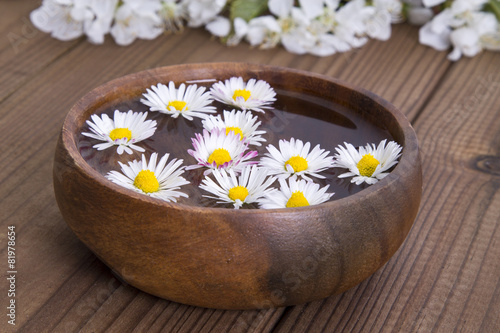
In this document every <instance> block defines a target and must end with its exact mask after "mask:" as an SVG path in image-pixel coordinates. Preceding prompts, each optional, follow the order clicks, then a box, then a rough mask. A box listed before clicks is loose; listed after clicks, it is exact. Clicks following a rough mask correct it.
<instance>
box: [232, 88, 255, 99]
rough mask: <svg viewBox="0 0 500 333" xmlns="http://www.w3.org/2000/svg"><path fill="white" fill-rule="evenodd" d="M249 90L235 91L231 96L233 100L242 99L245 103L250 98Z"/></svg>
mask: <svg viewBox="0 0 500 333" xmlns="http://www.w3.org/2000/svg"><path fill="white" fill-rule="evenodd" d="M250 94H251V93H250V90H246V89H236V90H235V91H234V94H233V99H234V100H236V98H238V97H243V98H244V99H245V101H246V100H247V99H249V98H250Z"/></svg>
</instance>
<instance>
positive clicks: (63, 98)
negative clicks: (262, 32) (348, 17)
mask: <svg viewBox="0 0 500 333" xmlns="http://www.w3.org/2000/svg"><path fill="white" fill-rule="evenodd" d="M38 5H39V1H34V0H33V1H31V0H30V1H8V0H2V1H0V17H1V20H0V35H1V36H3V37H2V38H1V39H0V68H1V81H0V110H1V111H0V112H1V115H0V136H1V141H0V147H1V148H0V149H1V159H0V170H1V174H0V183H1V187H0V189H1V201H0V207H1V210H0V212H1V217H0V218H1V226H0V238H1V244H2V247H1V248H0V253H2V255H1V259H0V261H1V264H0V267H1V270H2V277H3V278H2V279H1V280H2V282H0V293H1V299H2V302H1V308H2V309H3V310H2V311H3V312H4V313H2V314H1V318H2V319H1V324H0V331H2V332H4V331H6V332H11V331H20V332H73V331H81V332H103V331H109V332H131V331H134V332H160V331H162V332H245V331H251V332H269V331H274V332H342V331H345V332H379V331H383V332H388V331H396V332H455V331H456V332H500V315H499V313H500V228H499V225H500V98H499V96H500V54H498V53H496V54H495V53H492V52H484V53H482V54H480V55H478V56H476V57H474V58H472V59H468V58H464V59H461V60H460V61H458V62H456V63H451V62H449V61H448V60H447V59H446V52H436V51H434V50H432V49H430V48H427V47H425V46H422V45H419V44H418V41H417V39H418V38H417V36H418V28H417V27H412V26H409V25H406V24H402V25H397V26H394V28H393V33H392V37H391V39H390V40H389V41H388V42H378V41H371V42H369V43H368V44H367V45H366V46H364V47H363V48H361V49H359V50H354V51H351V52H348V53H345V54H339V55H334V56H331V57H326V58H317V57H314V56H299V55H293V54H290V53H287V52H286V51H284V50H283V49H282V48H276V49H273V50H268V51H261V50H257V49H250V48H249V46H248V44H245V43H243V44H241V45H239V46H237V47H234V48H228V47H226V46H224V45H222V44H221V43H219V42H218V41H217V40H214V39H212V38H210V36H209V34H208V33H207V32H205V31H203V30H187V31H185V32H184V33H183V34H180V35H165V36H161V37H159V38H157V39H156V40H154V41H136V42H135V43H134V44H133V45H131V46H129V47H120V46H117V45H115V44H114V42H113V41H112V40H111V39H110V38H108V39H107V40H106V42H105V44H104V45H101V46H95V45H91V44H90V43H88V42H87V41H85V40H83V39H79V40H75V41H71V42H61V41H57V40H55V39H52V38H50V37H49V36H48V35H46V34H44V33H42V32H39V31H37V30H35V29H34V28H33V26H32V25H31V24H30V23H29V19H28V15H29V13H30V11H31V10H33V9H34V8H36V7H37V6H38ZM216 61H246V62H255V63H262V64H272V65H279V66H286V67H291V68H297V69H303V70H308V71H312V72H317V73H322V74H326V75H328V76H332V77H336V78H339V79H342V80H345V81H347V82H350V83H353V84H356V85H358V86H361V87H363V88H366V89H369V90H371V91H373V92H375V93H377V94H379V95H381V96H382V97H384V98H385V99H387V100H389V101H391V102H392V103H393V104H395V105H396V106H397V107H398V108H400V109H401V110H402V111H403V112H404V113H405V114H406V116H407V117H408V119H410V121H411V122H412V124H413V126H414V128H415V130H416V132H417V135H418V137H419V141H420V147H421V157H422V163H423V179H424V187H423V197H422V202H421V206H420V212H419V214H418V217H417V219H416V221H415V223H414V225H413V228H412V230H411V231H410V234H409V235H408V238H407V239H406V241H405V242H404V243H403V245H402V246H401V248H400V249H399V250H398V252H396V254H395V255H394V257H393V258H392V259H391V260H390V261H389V262H388V263H387V264H386V265H385V266H383V267H382V268H381V269H380V270H379V271H378V272H376V273H375V274H374V275H373V276H371V277H370V278H368V279H367V280H365V281H364V282H363V283H361V284H360V285H358V286H357V287H355V288H353V289H351V290H349V291H347V292H345V293H343V294H341V295H337V296H332V297H329V298H327V299H324V300H322V301H316V302H313V303H309V304H304V305H298V306H293V307H287V308H278V309H270V310H255V311H221V310H212V309H204V308H197V307H192V306H186V305H182V304H178V303H174V302H169V301H167V300H163V299H159V298H157V297H154V296H151V295H149V294H146V293H143V292H141V291H139V290H137V289H135V288H133V287H131V286H128V285H126V284H124V283H121V282H119V281H118V280H117V279H116V278H115V277H114V276H113V275H112V273H111V272H110V270H109V269H108V268H107V267H106V266H105V265H104V264H103V263H102V262H101V261H99V260H98V259H97V258H96V257H95V256H94V255H93V254H92V253H91V252H90V251H89V250H88V249H87V248H86V247H85V246H84V245H83V244H82V243H81V242H80V241H79V240H78V239H77V238H76V237H75V235H74V234H73V233H72V232H71V230H70V229H69V228H68V227H67V226H66V224H65V222H64V221H63V219H62V217H61V215H60V213H59V210H58V208H57V204H56V201H55V198H54V192H53V187H52V161H53V156H54V148H55V143H56V139H57V137H58V133H59V130H60V127H61V124H62V122H63V119H64V117H65V116H66V113H67V112H68V110H69V108H70V107H71V106H72V105H73V104H74V103H75V102H76V101H77V100H78V99H79V98H80V97H81V96H83V95H84V94H85V93H87V92H88V91H89V90H91V89H93V88H95V87H97V86H98V85H100V84H102V83H104V82H107V81H109V80H111V79H113V78H117V77H119V76H122V75H125V74H128V73H133V72H137V71H140V70H144V69H148V68H153V67H158V66H165V65H173V64H180V63H195V62H216ZM8 226H15V232H16V247H15V250H16V270H17V274H16V284H15V301H16V303H15V304H16V321H15V323H16V325H15V326H12V325H9V324H7V320H8V319H9V318H8V317H7V316H6V314H7V311H8V309H6V307H7V306H8V305H9V303H8V302H9V299H11V298H8V297H7V293H8V289H9V283H8V280H6V278H7V277H8V274H7V271H8V268H7V232H8Z"/></svg>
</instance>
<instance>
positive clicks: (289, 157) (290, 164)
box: [260, 138, 333, 181]
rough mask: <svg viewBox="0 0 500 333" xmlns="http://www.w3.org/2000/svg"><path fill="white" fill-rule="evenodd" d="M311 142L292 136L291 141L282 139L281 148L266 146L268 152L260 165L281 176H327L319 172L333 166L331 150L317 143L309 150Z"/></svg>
mask: <svg viewBox="0 0 500 333" xmlns="http://www.w3.org/2000/svg"><path fill="white" fill-rule="evenodd" d="M310 147H311V143H309V142H306V143H305V144H304V143H303V142H302V140H295V139H294V138H291V139H290V141H286V140H280V141H279V148H280V149H279V150H278V149H277V148H276V147H274V146H273V145H269V146H267V147H266V149H267V151H268V153H266V154H265V156H264V157H262V159H261V160H260V166H263V167H266V168H268V169H269V174H271V175H278V177H280V178H287V177H290V176H293V177H294V178H295V177H296V176H300V177H302V178H304V179H306V180H309V181H311V178H309V177H308V176H313V177H317V178H325V177H324V176H322V175H320V174H319V173H320V172H322V171H324V170H326V169H328V168H331V167H332V166H333V157H331V156H327V155H328V154H329V153H330V152H329V151H325V150H324V149H321V148H320V147H319V145H316V146H315V147H314V148H313V150H311V151H309V149H310Z"/></svg>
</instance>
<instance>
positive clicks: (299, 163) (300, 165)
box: [285, 155, 308, 172]
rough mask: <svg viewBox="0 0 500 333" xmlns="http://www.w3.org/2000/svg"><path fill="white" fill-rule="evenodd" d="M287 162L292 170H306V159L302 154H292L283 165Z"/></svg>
mask: <svg viewBox="0 0 500 333" xmlns="http://www.w3.org/2000/svg"><path fill="white" fill-rule="evenodd" d="M287 164H289V165H290V166H291V167H292V168H293V171H294V172H299V171H304V170H307V166H308V165H307V160H306V159H305V158H303V157H302V156H299V155H297V156H292V157H290V159H289V160H288V161H286V163H285V165H287Z"/></svg>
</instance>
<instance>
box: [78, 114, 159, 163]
mask: <svg viewBox="0 0 500 333" xmlns="http://www.w3.org/2000/svg"><path fill="white" fill-rule="evenodd" d="M147 116H148V113H147V112H140V113H137V112H132V110H130V111H128V112H127V113H125V112H120V111H118V110H116V111H115V113H114V116H113V119H111V118H109V117H108V115H107V114H102V115H101V117H99V116H97V115H95V114H93V115H92V116H91V117H90V118H91V119H92V121H90V120H87V124H88V125H89V127H90V130H91V131H92V133H87V132H84V133H82V134H83V135H85V136H88V137H90V138H93V139H97V140H100V141H104V142H103V143H98V144H96V145H94V146H93V147H94V148H97V150H103V149H106V148H109V147H112V146H117V152H118V154H120V155H121V154H123V152H124V151H125V152H127V153H128V154H132V149H134V150H137V151H140V152H144V148H142V147H139V146H137V145H135V144H136V143H137V142H139V141H142V140H145V139H147V138H149V137H150V136H152V135H153V134H154V133H155V131H156V121H155V120H146V117H147Z"/></svg>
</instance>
